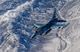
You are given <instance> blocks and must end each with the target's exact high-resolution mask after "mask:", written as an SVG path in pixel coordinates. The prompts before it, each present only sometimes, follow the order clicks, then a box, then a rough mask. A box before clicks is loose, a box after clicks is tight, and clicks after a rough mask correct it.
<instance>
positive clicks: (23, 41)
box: [0, 0, 80, 52]
mask: <svg viewBox="0 0 80 52" xmlns="http://www.w3.org/2000/svg"><path fill="white" fill-rule="evenodd" d="M79 5H80V1H79V0H0V52H79V48H80V47H79V46H80V44H79V43H80V41H79V40H80V39H79V38H80V37H79V36H80V35H79V31H80V30H79V26H80V24H79V21H80V7H79ZM54 7H56V8H57V9H58V10H59V14H60V17H59V18H62V19H65V20H67V22H68V23H69V25H67V26H65V27H62V28H60V29H58V28H56V29H53V30H52V31H51V32H50V33H48V34H47V35H45V36H37V37H36V39H32V40H31V39H30V36H31V35H33V34H34V33H35V31H34V29H33V27H34V26H33V24H35V23H36V22H37V23H38V22H40V23H47V22H48V21H49V20H50V19H51V18H52V15H53V11H54Z"/></svg>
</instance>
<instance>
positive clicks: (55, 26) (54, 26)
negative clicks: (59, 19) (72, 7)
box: [51, 24, 67, 29]
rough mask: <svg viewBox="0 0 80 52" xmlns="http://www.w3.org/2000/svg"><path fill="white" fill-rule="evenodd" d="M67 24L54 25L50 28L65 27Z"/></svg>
mask: <svg viewBox="0 0 80 52" xmlns="http://www.w3.org/2000/svg"><path fill="white" fill-rule="evenodd" d="M66 25H67V24H55V25H53V26H52V27H51V28H52V29H53V28H57V27H62V26H66Z"/></svg>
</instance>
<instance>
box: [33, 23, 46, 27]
mask: <svg viewBox="0 0 80 52" xmlns="http://www.w3.org/2000/svg"><path fill="white" fill-rule="evenodd" d="M44 25H45V24H41V23H36V24H34V26H35V27H37V28H40V27H42V26H44Z"/></svg>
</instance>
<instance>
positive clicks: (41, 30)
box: [30, 8, 67, 39]
mask: <svg viewBox="0 0 80 52" xmlns="http://www.w3.org/2000/svg"><path fill="white" fill-rule="evenodd" d="M53 13H54V15H53V17H52V19H51V20H50V21H49V22H48V23H47V24H43V23H36V24H34V26H35V27H36V30H35V31H36V32H35V34H33V35H32V36H31V37H30V39H33V38H35V37H36V36H37V35H46V34H47V33H49V32H50V31H51V30H52V29H54V28H60V27H63V26H66V25H67V23H66V22H67V21H66V20H62V19H61V20H59V19H58V18H56V13H57V9H56V8H55V9H54V12H53Z"/></svg>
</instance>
